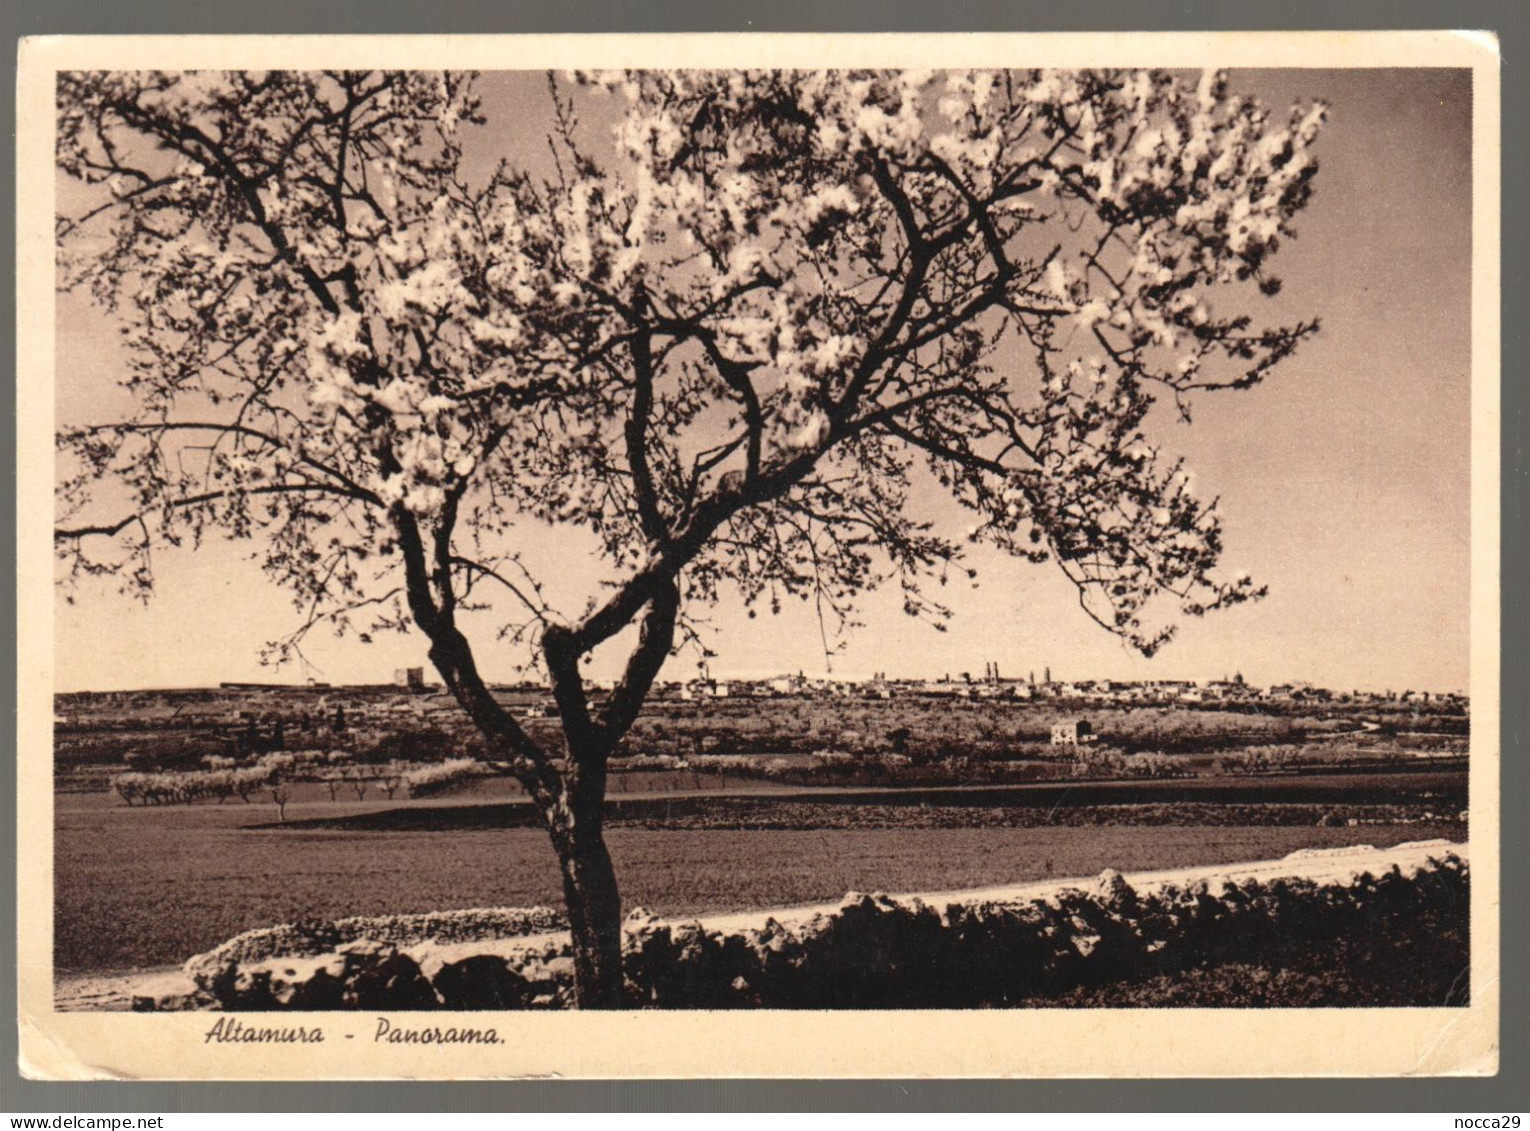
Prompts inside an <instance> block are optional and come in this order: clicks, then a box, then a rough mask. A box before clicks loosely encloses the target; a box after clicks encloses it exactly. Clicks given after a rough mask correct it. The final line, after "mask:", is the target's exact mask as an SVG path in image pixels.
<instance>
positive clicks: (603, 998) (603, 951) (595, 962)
mask: <svg viewBox="0 0 1530 1131" xmlns="http://www.w3.org/2000/svg"><path fill="white" fill-rule="evenodd" d="M598 821H599V818H598V817H597V818H595V821H594V822H593V827H585V828H580V827H579V825H577V824H576V825H575V827H574V829H573V830H571V831H569V832H564V831H563V830H561V829H557V828H555V829H553V830H552V839H553V846H554V847H555V848H556V849H557V850H558V864H559V866H560V867H561V868H562V870H563V900H564V904H565V906H566V909H567V911H568V922H569V930H570V932H571V934H572V935H573V943H574V996H575V1003H576V1004H577V1006H578V1007H579V1008H580V1009H619V1008H621V1006H622V1001H623V992H622V901H621V894H620V892H619V891H618V890H617V886H616V870H615V869H614V868H613V867H612V866H611V854H610V853H609V852H607V851H606V842H605V837H604V836H603V835H602V834H601V831H600V827H599V823H598Z"/></svg>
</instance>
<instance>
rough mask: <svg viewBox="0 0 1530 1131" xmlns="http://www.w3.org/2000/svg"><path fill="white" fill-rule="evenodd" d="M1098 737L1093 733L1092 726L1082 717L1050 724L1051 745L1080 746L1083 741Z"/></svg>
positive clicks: (1090, 740)
mask: <svg viewBox="0 0 1530 1131" xmlns="http://www.w3.org/2000/svg"><path fill="white" fill-rule="evenodd" d="M1098 737H1099V736H1098V735H1096V734H1095V733H1094V727H1092V726H1090V725H1089V724H1088V723H1087V722H1086V721H1084V720H1083V719H1075V720H1074V721H1072V722H1066V723H1053V724H1052V745H1053V746H1080V745H1083V744H1084V743H1088V742H1094V741H1095V740H1096V739H1097V738H1098Z"/></svg>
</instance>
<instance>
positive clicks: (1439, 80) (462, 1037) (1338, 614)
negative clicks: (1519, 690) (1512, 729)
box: [17, 31, 1500, 1080]
mask: <svg viewBox="0 0 1530 1131" xmlns="http://www.w3.org/2000/svg"><path fill="white" fill-rule="evenodd" d="M20 62H21V80H20V91H19V121H20V130H19V146H20V150H19V159H20V169H21V180H20V183H21V187H22V192H21V200H20V217H19V220H20V286H19V294H20V312H19V314H20V317H19V323H18V324H19V327H20V333H21V340H20V351H21V353H20V357H21V363H20V370H19V374H20V377H19V380H20V386H19V390H18V411H19V416H18V428H19V440H20V443H19V450H20V452H21V460H20V470H19V475H18V490H19V507H18V512H19V516H20V517H19V529H18V532H17V534H18V539H17V544H18V547H19V549H18V559H19V563H18V564H19V584H20V593H19V594H18V596H19V602H18V604H19V609H20V624H21V630H20V631H21V647H20V652H19V654H20V657H21V663H20V688H19V696H20V711H21V714H20V723H19V727H20V751H19V758H20V770H19V773H20V790H19V795H20V813H19V821H20V828H21V834H20V835H21V844H22V845H23V846H24V849H23V852H22V854H21V861H20V877H19V878H20V890H21V906H20V922H21V937H20V955H21V962H20V971H19V986H18V1001H19V1016H18V1024H19V1027H20V1034H21V1049H22V1061H23V1063H22V1069H23V1071H24V1072H25V1073H27V1074H28V1075H32V1076H35V1077H39V1078H50V1079H96V1078H144V1079H230V1080H232V1079H258V1078H270V1079H299V1078H301V1079H329V1078H337V1079H338V1078H405V1077H407V1078H414V1079H420V1078H427V1079H428V1078H460V1079H468V1078H511V1077H538V1076H561V1077H755V1076H789V1077H849V1076H854V1077H867V1076H897V1077H937V1076H938V1077H976V1076H1017V1077H1048V1076H1051V1077H1058V1076H1107V1077H1108V1076H1160V1077H1162V1076H1231V1075H1242V1076H1277V1075H1279V1076H1291V1075H1327V1076H1360V1075H1367V1076H1376V1075H1418V1074H1422V1075H1431V1074H1491V1073H1493V1072H1495V1071H1496V1070H1497V1048H1498V1037H1497V1034H1498V963H1499V954H1498V941H1497V939H1498V933H1497V927H1498V924H1497V906H1498V897H1497V892H1498V890H1499V883H1500V873H1499V864H1500V862H1499V859H1498V856H1497V844H1498V820H1499V814H1498V795H1497V785H1496V773H1497V766H1498V757H1499V750H1498V698H1497V687H1498V673H1499V654H1498V611H1499V578H1498V573H1497V561H1498V533H1499V509H1498V486H1499V475H1498V466H1499V465H1498V428H1499V414H1498V388H1499V386H1498V381H1499V373H1498V323H1497V310H1498V277H1499V276H1498V271H1499V266H1498V224H1499V199H1498V182H1497V168H1498V120H1499V86H1498V83H1499V78H1498V56H1497V45H1496V43H1495V42H1494V41H1493V39H1492V38H1491V36H1486V35H1474V34H1466V33H1451V32H1445V31H1441V32H1427V33H1423V32H1420V33H1398V34H1393V33H1387V34H1380V33H1376V34H1372V33H1342V34H1339V33H1335V34H1326V33H1325V34H1284V33H1269V34H1265V33H1260V34H1237V35H1232V34H1205V35H1177V34H1176V35H1113V36H1104V35H1100V36H1093V35H1034V36H1025V35H969V36H905V35H876V36H855V35H847V36H819V35H768V36H748V35H724V36H622V37H600V36H590V37H581V36H569V37H515V36H501V37H483V38H472V37H469V38H438V39H434V38H410V37H377V38H364V37H358V38H317V37H315V38H306V39H305V38H300V37H298V38H272V39H262V38H253V37H228V38H217V37H211V38H199V37H165V38H112V39H107V38H67V37H66V38H51V39H33V40H28V41H24V42H23V43H22V45H21V59H20Z"/></svg>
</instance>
